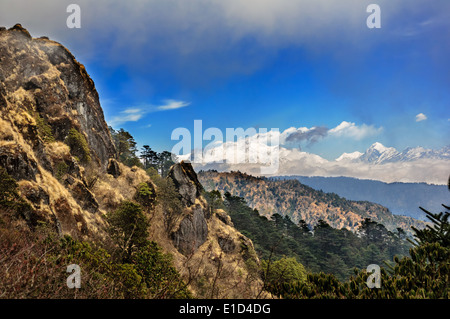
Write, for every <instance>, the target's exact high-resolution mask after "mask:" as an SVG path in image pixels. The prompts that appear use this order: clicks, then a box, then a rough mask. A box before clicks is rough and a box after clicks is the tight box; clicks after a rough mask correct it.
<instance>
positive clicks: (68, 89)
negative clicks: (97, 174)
mask: <svg viewBox="0 0 450 319" xmlns="http://www.w3.org/2000/svg"><path fill="white" fill-rule="evenodd" d="M0 81H1V84H0V107H1V108H2V109H4V108H7V105H8V104H9V105H10V106H14V109H15V110H16V111H19V110H20V111H21V112H25V113H26V115H28V116H26V115H25V114H20V113H19V115H20V117H21V118H24V117H26V119H25V121H23V120H22V122H23V123H22V122H21V119H20V118H17V119H16V123H15V124H18V125H24V124H25V125H30V126H31V127H33V126H34V125H33V120H34V121H36V120H38V122H42V123H37V124H38V125H41V126H48V127H49V130H48V132H50V130H51V133H52V136H53V138H54V139H55V140H57V141H62V142H63V141H64V140H65V139H66V137H67V135H68V133H69V130H70V129H72V128H75V129H77V130H78V131H80V132H83V134H85V136H86V139H87V143H88V145H89V149H90V150H91V151H92V156H93V159H94V160H95V161H96V162H97V163H98V164H100V165H101V166H102V167H103V169H106V165H107V163H108V159H109V158H112V157H114V156H115V148H114V144H113V142H112V141H111V137H110V134H109V130H108V127H107V124H106V122H105V119H104V115H103V110H102V108H101V107H100V103H99V97H98V93H97V90H96V89H95V85H94V82H93V81H92V79H91V78H90V77H89V75H88V74H87V72H86V69H85V68H84V66H83V65H82V64H80V63H79V62H78V61H77V60H76V59H75V57H74V56H73V55H72V54H71V53H70V52H69V51H68V50H67V49H66V48H65V47H64V46H62V45H61V44H59V43H57V42H54V41H51V40H48V39H42V38H39V39H33V38H32V37H31V36H30V34H29V32H28V31H27V30H25V29H24V28H23V27H22V26H21V25H20V24H18V25H15V26H14V27H12V28H11V29H9V30H3V31H0ZM37 116H40V117H41V118H36V117H37ZM27 120H28V121H27ZM38 129H39V127H38ZM22 131H23V130H22ZM32 135H34V136H30V138H31V139H33V138H34V139H38V138H39V137H41V138H42V136H38V134H36V132H34V134H32ZM47 137H48V136H47Z"/></svg>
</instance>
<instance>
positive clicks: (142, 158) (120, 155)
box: [109, 126, 175, 177]
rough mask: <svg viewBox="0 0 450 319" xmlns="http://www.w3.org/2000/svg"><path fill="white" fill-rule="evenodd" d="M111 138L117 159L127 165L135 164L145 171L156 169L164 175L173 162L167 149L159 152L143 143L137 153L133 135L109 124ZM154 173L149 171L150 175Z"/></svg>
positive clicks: (171, 155)
mask: <svg viewBox="0 0 450 319" xmlns="http://www.w3.org/2000/svg"><path fill="white" fill-rule="evenodd" d="M109 131H110V133H111V138H112V140H113V142H114V145H115V147H116V152H117V154H116V155H117V159H118V160H119V161H121V162H122V163H123V164H125V165H127V166H130V167H132V166H137V167H141V168H143V169H145V170H146V171H150V173H151V172H152V171H156V172H157V173H158V174H159V175H161V176H163V177H165V176H167V173H168V172H169V169H170V167H171V166H172V165H173V164H175V162H174V161H173V160H172V159H173V158H174V156H173V154H172V153H171V152H168V151H162V152H160V153H158V152H156V151H154V150H152V148H151V147H150V146H149V145H143V146H142V148H141V151H140V153H139V154H138V148H137V143H136V141H135V140H134V137H133V136H132V135H131V134H130V133H129V132H127V131H125V130H124V129H123V128H120V129H119V130H115V129H113V128H112V127H111V126H109ZM152 174H154V173H151V174H150V175H152Z"/></svg>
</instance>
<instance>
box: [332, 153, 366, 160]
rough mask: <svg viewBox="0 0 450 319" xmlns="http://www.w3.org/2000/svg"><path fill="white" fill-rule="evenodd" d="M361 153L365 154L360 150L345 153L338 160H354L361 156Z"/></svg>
mask: <svg viewBox="0 0 450 319" xmlns="http://www.w3.org/2000/svg"><path fill="white" fill-rule="evenodd" d="M361 155H363V153H361V152H358V151H356V152H353V153H343V154H342V155H341V156H339V157H338V158H336V162H341V161H353V160H356V159H358V158H360V157H361Z"/></svg>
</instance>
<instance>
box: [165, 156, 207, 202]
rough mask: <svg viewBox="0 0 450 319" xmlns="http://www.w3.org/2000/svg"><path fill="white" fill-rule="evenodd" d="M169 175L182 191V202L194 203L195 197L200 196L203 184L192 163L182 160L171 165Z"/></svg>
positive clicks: (179, 190) (180, 191)
mask: <svg viewBox="0 0 450 319" xmlns="http://www.w3.org/2000/svg"><path fill="white" fill-rule="evenodd" d="M168 176H169V177H170V178H171V179H172V180H173V183H174V184H175V187H176V188H177V190H178V192H179V193H180V195H181V202H182V203H183V204H184V205H187V206H191V205H194V203H195V199H196V198H198V197H199V196H200V194H201V191H202V189H203V186H202V185H201V184H200V182H199V181H198V179H197V174H196V173H195V171H194V169H193V167H192V165H191V164H190V163H187V162H184V161H182V162H181V163H179V164H178V165H174V166H173V167H171V169H170V171H169V174H168Z"/></svg>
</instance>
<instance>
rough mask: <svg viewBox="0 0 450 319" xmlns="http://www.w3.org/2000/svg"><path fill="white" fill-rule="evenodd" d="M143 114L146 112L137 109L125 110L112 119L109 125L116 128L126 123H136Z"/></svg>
mask: <svg viewBox="0 0 450 319" xmlns="http://www.w3.org/2000/svg"><path fill="white" fill-rule="evenodd" d="M145 113H146V112H145V111H144V110H143V109H139V108H130V109H126V110H123V111H122V112H120V115H118V116H115V117H113V119H112V120H111V121H109V125H111V126H117V125H121V124H124V123H127V122H137V121H139V120H140V119H141V118H142V117H143V116H144V114H145Z"/></svg>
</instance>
